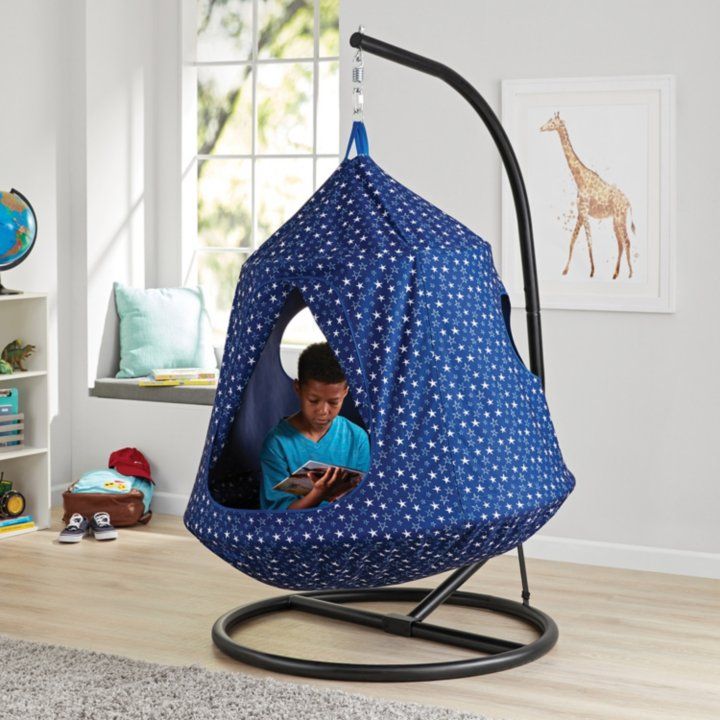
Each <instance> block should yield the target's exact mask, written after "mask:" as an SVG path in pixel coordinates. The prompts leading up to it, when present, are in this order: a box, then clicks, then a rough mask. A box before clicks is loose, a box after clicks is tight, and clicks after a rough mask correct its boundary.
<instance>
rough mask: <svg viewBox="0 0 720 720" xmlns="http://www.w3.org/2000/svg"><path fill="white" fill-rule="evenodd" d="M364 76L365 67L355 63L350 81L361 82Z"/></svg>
mask: <svg viewBox="0 0 720 720" xmlns="http://www.w3.org/2000/svg"><path fill="white" fill-rule="evenodd" d="M364 76H365V68H364V67H363V66H362V65H356V66H355V67H354V68H353V71H352V81H353V82H354V83H361V82H362V81H363V79H364Z"/></svg>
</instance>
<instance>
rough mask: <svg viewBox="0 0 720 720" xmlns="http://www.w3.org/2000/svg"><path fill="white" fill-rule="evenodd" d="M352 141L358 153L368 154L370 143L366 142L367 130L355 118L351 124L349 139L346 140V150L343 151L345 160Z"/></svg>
mask: <svg viewBox="0 0 720 720" xmlns="http://www.w3.org/2000/svg"><path fill="white" fill-rule="evenodd" d="M353 143H355V149H356V150H357V154H358V155H369V154H370V145H369V143H368V136H367V132H366V131H365V124H364V123H363V122H361V121H360V120H355V121H354V122H353V124H352V131H351V132H350V140H349V141H348V146H347V150H346V151H345V160H347V159H348V156H349V155H350V150H352V146H353Z"/></svg>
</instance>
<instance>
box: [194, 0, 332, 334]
mask: <svg viewBox="0 0 720 720" xmlns="http://www.w3.org/2000/svg"><path fill="white" fill-rule="evenodd" d="M338 6H339V0H198V2H197V36H196V65H197V159H198V163H197V173H198V178H197V181H198V182H197V188H198V227H197V245H196V249H195V253H194V256H193V265H194V268H193V270H194V272H196V273H197V281H198V283H199V284H200V285H202V286H203V289H204V292H205V296H206V302H207V305H208V310H209V311H210V315H211V320H212V323H213V328H214V330H215V333H216V339H217V341H218V342H222V338H224V335H225V331H226V328H227V323H228V317H229V311H230V306H231V303H232V298H233V295H234V291H235V286H236V284H237V279H238V275H239V273H240V269H241V267H242V264H243V262H244V261H245V260H246V259H247V257H248V256H249V255H250V253H251V252H252V251H253V250H254V249H255V248H257V247H259V245H260V244H262V242H263V241H264V240H266V239H267V238H268V237H269V236H270V235H271V234H272V233H273V232H274V231H275V230H276V229H277V228H278V227H279V226H280V225H281V224H282V223H283V222H285V221H286V220H288V219H289V218H290V217H291V216H292V215H293V213H294V212H295V211H296V210H298V209H299V207H300V206H301V205H302V204H303V203H304V202H305V200H307V198H308V197H309V196H310V195H311V194H312V193H313V191H314V190H315V189H316V188H318V187H319V186H320V185H321V184H322V183H323V181H324V180H325V179H326V178H327V177H328V175H330V173H331V172H332V171H333V170H334V169H335V167H336V166H337V163H338V149H339V134H338V133H339V78H338V64H339V63H338V53H339V28H338ZM313 326H314V322H313V321H312V318H310V316H309V313H307V314H306V315H305V316H301V317H299V318H298V319H297V320H296V321H295V322H294V323H293V327H292V329H291V330H290V333H289V335H290V337H288V335H286V338H287V339H289V340H290V341H291V342H297V343H305V342H309V341H314V340H316V339H317V338H318V335H317V333H318V331H317V330H316V328H314V327H313Z"/></svg>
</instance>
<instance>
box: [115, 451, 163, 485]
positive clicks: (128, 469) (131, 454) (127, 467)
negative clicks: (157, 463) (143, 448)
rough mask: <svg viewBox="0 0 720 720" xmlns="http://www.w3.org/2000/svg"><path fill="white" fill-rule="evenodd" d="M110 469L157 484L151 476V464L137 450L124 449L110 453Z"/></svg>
mask: <svg viewBox="0 0 720 720" xmlns="http://www.w3.org/2000/svg"><path fill="white" fill-rule="evenodd" d="M108 467H110V468H115V469H116V470H117V471H118V472H119V473H122V474H123V475H132V476H133V477H140V478H145V479H146V480H149V481H150V482H155V481H154V480H153V479H152V477H151V475H150V463H148V461H147V460H146V459H145V456H144V455H143V454H142V453H141V452H140V451H139V450H138V449H137V448H131V447H127V448H122V449H121V450H115V452H113V453H110V459H109V460H108Z"/></svg>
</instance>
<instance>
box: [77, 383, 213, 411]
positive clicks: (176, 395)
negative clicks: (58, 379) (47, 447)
mask: <svg viewBox="0 0 720 720" xmlns="http://www.w3.org/2000/svg"><path fill="white" fill-rule="evenodd" d="M139 382H140V378H129V379H127V380H125V379H123V380H119V379H118V378H114V377H105V378H97V379H96V380H95V385H94V387H92V388H90V395H91V396H92V397H99V398H110V399H113V400H146V401H148V402H170V403H185V404H186V405H212V404H213V402H215V390H216V388H215V387H211V386H205V385H187V386H182V385H179V386H177V387H140V385H139V384H138V383H139Z"/></svg>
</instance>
